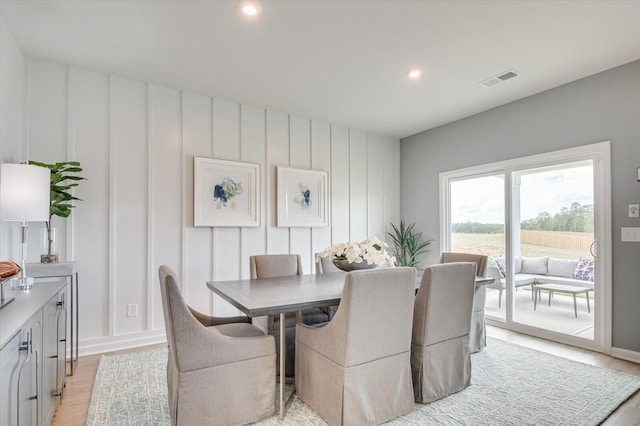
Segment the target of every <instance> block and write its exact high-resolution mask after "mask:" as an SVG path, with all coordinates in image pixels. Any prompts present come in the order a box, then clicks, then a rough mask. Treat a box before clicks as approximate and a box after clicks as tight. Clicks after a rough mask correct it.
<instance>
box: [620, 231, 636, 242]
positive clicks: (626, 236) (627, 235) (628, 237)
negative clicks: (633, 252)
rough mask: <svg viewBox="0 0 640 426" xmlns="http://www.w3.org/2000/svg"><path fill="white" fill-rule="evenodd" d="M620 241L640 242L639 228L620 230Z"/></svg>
mask: <svg viewBox="0 0 640 426" xmlns="http://www.w3.org/2000/svg"><path fill="white" fill-rule="evenodd" d="M622 241H628V242H640V228H622Z"/></svg>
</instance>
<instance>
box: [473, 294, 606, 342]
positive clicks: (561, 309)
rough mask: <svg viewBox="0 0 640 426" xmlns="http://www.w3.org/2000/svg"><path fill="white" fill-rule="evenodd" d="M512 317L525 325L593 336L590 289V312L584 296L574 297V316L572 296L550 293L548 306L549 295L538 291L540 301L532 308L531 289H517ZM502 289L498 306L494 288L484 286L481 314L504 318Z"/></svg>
mask: <svg viewBox="0 0 640 426" xmlns="http://www.w3.org/2000/svg"><path fill="white" fill-rule="evenodd" d="M515 296H516V308H515V318H514V319H515V320H516V321H518V322H519V323H523V324H526V325H530V326H534V327H538V328H543V329H546V330H552V331H556V332H558V333H564V334H570V335H573V336H578V337H583V338H585V339H593V318H594V316H593V309H594V303H593V300H592V296H593V292H592V293H590V295H589V296H590V305H591V313H589V312H587V302H586V300H585V298H584V297H578V303H577V306H578V318H576V317H575V315H574V311H573V297H572V296H566V295H562V294H558V293H556V294H554V295H553V297H552V299H551V306H548V305H547V303H548V300H549V298H548V297H549V296H548V294H547V292H542V300H540V301H538V306H537V308H536V310H535V311H534V310H533V300H532V299H531V291H530V290H528V289H526V288H525V289H519V290H518V291H517V292H516V294H515ZM505 305H506V292H503V294H502V306H501V308H498V291H497V290H493V289H487V302H486V305H485V317H497V318H499V319H503V320H504V318H505V315H506V313H505Z"/></svg>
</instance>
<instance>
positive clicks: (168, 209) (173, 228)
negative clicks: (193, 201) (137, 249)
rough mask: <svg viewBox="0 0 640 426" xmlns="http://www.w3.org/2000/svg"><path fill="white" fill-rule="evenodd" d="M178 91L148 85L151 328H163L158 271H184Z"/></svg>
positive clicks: (180, 123)
mask: <svg viewBox="0 0 640 426" xmlns="http://www.w3.org/2000/svg"><path fill="white" fill-rule="evenodd" d="M181 99H182V98H181V95H180V92H179V91H178V90H174V89H167V88H165V87H159V86H153V85H152V86H150V87H149V133H150V138H149V145H150V146H149V158H150V162H149V167H150V180H151V182H150V185H149V192H150V196H151V202H150V205H151V211H150V212H149V217H150V221H151V247H150V248H151V265H152V267H151V272H152V273H151V274H150V277H149V278H150V280H149V284H148V285H149V289H150V290H151V291H150V292H149V294H150V295H151V297H150V298H149V299H148V300H149V302H148V303H150V304H151V306H150V313H151V316H150V318H149V319H150V321H151V327H150V328H151V330H156V329H160V328H163V327H164V319H163V314H162V301H161V299H160V287H159V284H158V277H157V271H158V268H159V267H160V266H161V265H169V266H171V268H172V269H173V270H174V271H175V273H176V275H177V276H178V277H180V276H181V273H182V265H181V260H182V256H181V251H182V243H181V240H182V232H181V230H182V195H181V194H182V132H181V127H182V113H181V111H182V108H181Z"/></svg>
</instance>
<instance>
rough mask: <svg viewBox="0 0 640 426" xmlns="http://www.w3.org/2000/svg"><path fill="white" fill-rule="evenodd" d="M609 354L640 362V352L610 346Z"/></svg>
mask: <svg viewBox="0 0 640 426" xmlns="http://www.w3.org/2000/svg"><path fill="white" fill-rule="evenodd" d="M611 356H612V357H614V358H620V359H625V360H627V361H633V362H637V363H638V364H640V352H635V351H630V350H629V349H620V348H611Z"/></svg>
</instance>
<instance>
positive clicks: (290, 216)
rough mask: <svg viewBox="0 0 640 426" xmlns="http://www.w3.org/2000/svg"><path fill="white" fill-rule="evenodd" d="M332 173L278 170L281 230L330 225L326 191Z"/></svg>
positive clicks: (279, 167) (290, 169)
mask: <svg viewBox="0 0 640 426" xmlns="http://www.w3.org/2000/svg"><path fill="white" fill-rule="evenodd" d="M328 179H329V173H328V172H326V171H323V170H306V169H294V168H291V167H284V166H278V167H277V175H276V182H277V191H276V192H277V210H278V212H277V213H278V214H277V216H278V223H277V226H278V227H279V228H296V227H297V228H315V227H327V226H329V207H328V204H327V198H328V197H327V188H328V183H327V181H328Z"/></svg>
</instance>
